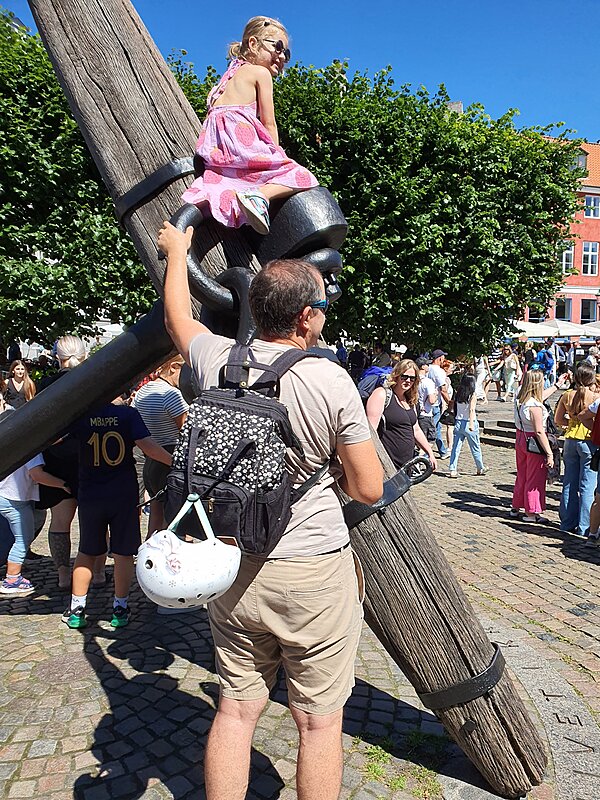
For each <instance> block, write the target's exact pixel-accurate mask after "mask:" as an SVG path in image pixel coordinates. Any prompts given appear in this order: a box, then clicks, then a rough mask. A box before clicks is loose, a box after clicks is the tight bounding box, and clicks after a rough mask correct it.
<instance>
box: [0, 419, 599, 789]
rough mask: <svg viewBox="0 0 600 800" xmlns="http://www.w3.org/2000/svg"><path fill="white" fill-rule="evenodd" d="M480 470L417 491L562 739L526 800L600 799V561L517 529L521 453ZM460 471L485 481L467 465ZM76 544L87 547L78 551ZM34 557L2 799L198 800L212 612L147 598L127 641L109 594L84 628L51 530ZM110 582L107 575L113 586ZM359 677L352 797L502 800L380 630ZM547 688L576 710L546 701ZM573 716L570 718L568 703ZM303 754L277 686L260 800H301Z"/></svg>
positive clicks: (5, 668) (255, 779) (15, 648)
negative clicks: (66, 616)
mask: <svg viewBox="0 0 600 800" xmlns="http://www.w3.org/2000/svg"><path fill="white" fill-rule="evenodd" d="M491 405H492V404H490V406H491ZM503 411H504V410H503ZM504 413H505V414H506V412H505V411H504ZM484 456H485V458H486V461H487V463H488V465H489V466H491V468H492V470H491V472H490V475H489V476H486V477H484V478H477V477H475V476H474V475H467V474H465V476H464V477H463V476H461V478H459V479H458V480H454V481H452V480H451V479H449V478H448V477H446V476H445V475H444V474H443V473H444V472H445V471H446V469H447V466H446V465H447V462H442V464H441V466H440V473H439V474H438V475H435V476H433V477H432V478H431V479H430V480H429V481H427V482H426V483H425V484H422V485H421V486H419V487H416V488H415V490H413V491H414V493H415V497H416V498H417V499H418V500H419V501H420V502H422V504H423V507H424V508H427V515H428V519H429V521H430V523H431V526H432V529H433V530H434V531H435V533H436V535H437V536H438V539H439V541H440V544H441V546H442V547H443V548H444V550H445V552H446V555H447V556H448V558H449V560H450V562H451V563H452V564H453V566H454V569H455V571H456V573H457V574H458V575H459V577H460V580H461V581H462V583H463V585H464V587H465V589H466V591H467V593H468V594H469V597H470V599H471V601H472V602H473V604H474V606H475V609H476V611H477V613H478V615H479V616H480V618H481V619H482V621H483V623H484V625H486V627H487V628H488V629H489V632H490V638H492V639H495V640H498V641H502V642H504V643H505V644H503V651H504V653H505V655H506V658H507V662H508V664H509V667H510V668H511V670H512V672H513V674H514V675H516V676H517V678H518V683H517V688H518V689H519V692H520V693H521V695H522V697H523V700H524V702H525V703H526V705H527V707H528V709H529V711H530V713H531V714H532V716H533V718H534V719H535V721H536V724H537V725H538V727H539V728H540V730H541V731H542V732H543V734H544V736H545V737H549V742H550V744H551V745H552V750H553V753H552V762H551V765H550V768H549V771H548V776H547V779H546V780H545V782H544V784H543V785H542V786H540V787H537V788H536V789H535V790H534V791H533V792H531V793H530V796H529V797H530V799H531V800H554V799H556V800H598V798H600V791H597V790H596V789H595V783H594V780H595V778H594V777H593V776H594V775H595V774H596V773H597V774H598V775H600V764H598V763H597V762H598V758H599V756H598V753H600V746H598V745H597V742H596V739H595V738H594V736H596V735H597V726H596V723H595V722H594V721H593V719H592V714H597V713H598V711H599V710H600V708H599V706H598V702H597V701H598V697H599V693H598V691H597V689H598V683H597V677H598V657H599V655H600V652H599V649H598V645H599V642H598V636H599V630H598V613H597V612H598V610H599V609H598V607H597V606H596V602H598V603H599V604H600V601H598V594H599V593H598V589H599V588H600V585H599V570H598V564H599V563H600V558H599V555H600V553H596V552H595V551H594V552H584V551H583V550H582V548H581V543H580V542H577V541H574V542H571V541H569V540H565V539H564V538H563V537H562V536H561V535H559V534H558V533H557V531H556V529H555V528H553V527H549V528H542V527H541V526H529V527H528V526H526V525H524V524H523V523H519V522H517V523H515V522H514V521H512V520H510V521H509V520H508V519H507V518H506V511H507V510H508V504H509V497H510V496H509V492H510V490H511V488H512V481H513V476H512V474H511V471H512V457H513V456H512V453H511V451H510V450H505V449H501V448H484ZM459 469H461V470H463V471H464V472H465V473H470V472H473V473H474V471H475V470H474V468H473V465H472V463H471V461H470V455H469V453H468V451H467V452H465V453H464V454H463V455H462V456H461V461H460V465H459ZM552 495H553V496H552V498H551V504H552V509H554V508H555V507H556V491H555V490H553V492H552ZM551 516H552V518H553V519H555V518H556V514H555V511H554V510H552V511H551ZM76 541H77V535H76V533H75V535H74V549H75V545H76ZM34 549H35V550H37V551H38V552H40V553H42V554H43V555H44V556H45V557H44V558H43V559H42V560H41V561H36V562H29V563H28V564H27V565H26V569H25V572H26V574H27V575H28V576H29V577H31V578H32V579H33V581H34V583H35V584H36V587H37V589H36V593H35V594H34V595H33V596H31V597H28V598H24V599H8V600H7V599H0V614H1V615H2V616H3V619H2V624H1V625H0V676H1V681H0V797H3V798H8V800H12V798H26V797H36V798H40V797H41V798H48V799H49V800H63V799H64V800H66V798H69V800H72V799H73V798H81V799H82V800H107V799H108V798H125V800H129V799H133V798H135V799H136V800H137V798H144V800H173V799H174V798H177V799H179V798H181V799H182V800H187V798H194V800H201V798H202V797H204V792H203V788H202V760H203V751H204V741H205V736H206V733H207V731H208V728H209V727H210V723H211V719H212V717H213V715H214V709H215V701H216V698H217V691H218V690H217V682H216V678H215V675H214V672H213V668H214V665H213V655H212V643H211V640H210V633H209V628H208V623H207V620H206V615H205V612H203V611H200V612H194V613H193V614H184V615H172V616H165V615H157V614H156V611H155V608H154V606H152V604H150V603H149V602H148V601H147V600H146V598H144V597H143V596H142V595H141V593H140V592H139V590H137V589H136V590H135V591H134V592H133V596H132V608H133V611H134V617H133V619H132V622H131V624H130V626H129V627H128V628H124V629H120V630H116V631H115V630H113V629H112V628H111V627H110V625H109V624H108V622H107V618H108V612H109V608H110V601H111V584H110V581H109V584H108V585H107V587H106V588H104V589H101V590H95V591H94V593H93V595H92V597H91V600H90V603H89V617H90V622H91V624H90V626H89V627H88V628H86V629H84V630H82V631H71V630H69V629H68V628H66V626H65V625H63V624H61V622H60V620H59V617H60V614H61V613H62V611H63V610H64V607H65V606H66V602H67V598H66V595H64V594H61V593H60V592H59V591H58V587H57V582H56V578H55V576H54V574H53V568H52V565H51V563H50V559H49V558H48V557H47V556H48V549H47V541H46V537H45V532H44V533H42V535H41V537H40V539H39V541H38V542H36V544H35V546H34ZM111 569H112V568H111V566H110V562H109V568H108V573H109V577H110V573H111ZM502 637H503V638H502ZM509 642H510V643H509ZM515 643H516V645H515V646H512V645H513V644H515ZM520 662H521V663H520ZM538 664H543V666H544V672H545V674H544V676H542V678H543V679H542V678H540V677H539V676H538V677H536V678H535V680H533V679H532V678H531V677H530V676H528V675H527V672H528V670H527V666H528V665H529V666H537V665H538ZM356 671H357V684H356V687H355V690H354V692H353V695H352V697H351V699H350V701H349V703H348V706H347V709H346V713H345V718H344V751H345V761H344V763H345V769H344V781H343V790H342V794H341V798H342V799H343V800H346V799H347V798H352V800H380V799H381V798H385V800H388V798H394V799H395V800H409V798H415V797H416V798H423V800H494V799H495V798H497V795H495V794H494V793H493V792H491V791H490V789H489V787H486V786H485V785H484V783H483V782H482V779H481V777H480V776H479V775H478V774H477V772H476V771H475V770H474V769H473V768H472V767H471V765H470V764H469V762H468V761H467V760H466V758H465V757H464V755H463V754H462V752H461V751H460V749H459V748H458V747H457V746H456V745H454V744H453V743H452V742H451V741H450V740H449V739H448V738H447V737H446V735H445V733H444V730H443V728H442V726H441V725H440V724H439V722H438V721H437V719H436V718H435V717H434V716H433V715H432V714H431V713H430V712H428V711H427V710H425V709H424V708H423V706H422V705H421V704H420V701H419V700H418V698H417V697H416V694H415V692H414V690H413V688H412V686H411V685H410V684H409V683H408V681H407V679H406V678H405V677H404V675H403V674H402V673H401V671H400V670H399V669H398V667H397V666H396V665H395V664H394V663H393V662H392V661H391V659H390V658H389V657H388V655H387V654H386V653H385V651H384V650H383V648H382V647H381V645H380V643H379V642H378V641H377V639H376V637H375V636H374V635H373V633H372V632H371V631H370V630H369V629H368V628H367V627H366V626H365V628H364V631H363V636H362V640H361V644H360V648H359V653H358V658H357V664H356ZM531 672H533V673H536V672H537V671H536V670H530V673H531ZM536 681H537V683H536ZM542 690H544V691H546V692H547V693H548V694H549V695H562V697H551V698H549V699H546V698H545V696H544V695H543V694H541V691H542ZM565 698H566V700H565ZM563 701H564V702H566V703H567V704H568V705H567V706H565V707H562V706H559V705H556V704H557V703H558V704H560V703H562V702H563ZM545 714H546V716H545ZM548 714H549V715H550V717H551V716H552V714H557V715H559V716H560V718H561V719H565V718H568V719H569V720H573V721H575V718H578V719H579V720H580V721H581V722H582V723H583V724H582V725H579V724H578V723H577V722H576V721H575V725H574V726H572V725H570V723H569V722H568V721H567V722H564V723H561V722H560V721H559V720H556V719H555V723H556V724H555V725H554V727H553V726H552V724H551V722H552V720H551V719H549V718H548ZM560 725H567V726H568V732H567V734H566V735H567V736H570V733H571V728H572V727H574V728H577V730H576V731H575V735H574V736H570V738H571V739H575V740H577V741H578V742H579V744H577V743H573V742H570V743H569V742H568V741H567V747H564V746H563V745H564V741H562V742H561V737H564V736H565V734H564V732H563V731H562V728H558V726H560ZM579 729H581V730H579ZM584 729H585V730H584ZM556 731H558V733H556ZM582 733H584V736H582V735H581V734H582ZM296 747H297V733H296V729H295V726H294V724H293V721H292V719H291V716H290V714H289V711H288V710H287V708H286V693H285V686H284V684H283V683H280V684H279V685H278V686H277V688H276V689H275V691H274V693H273V695H272V700H271V702H270V703H269V705H268V707H267V709H266V712H265V714H264V716H263V717H262V719H261V721H260V723H259V726H258V728H257V732H256V736H255V739H254V746H253V753H252V775H251V785H250V791H249V793H248V798H253V799H254V800H272V799H273V800H274V798H281V799H282V800H291V798H294V797H295V796H296V794H295V790H294V771H295V750H296ZM561 747H562V750H561ZM569 748H570V749H571V750H575V751H579V750H582V751H583V752H575V753H573V756H574V758H575V759H576V762H573V760H571V761H568V759H566V755H565V753H564V752H563V751H564V750H566V749H569ZM561 759H562V761H561ZM577 759H579V760H580V761H579V762H577ZM555 769H556V778H557V779H556V780H555ZM561 770H562V771H561ZM586 770H587V772H586ZM588 773H591V774H588ZM566 776H567V777H566ZM590 780H591V781H592V790H591V792H592V793H591V794H590V789H589V785H590V784H589V781H590Z"/></svg>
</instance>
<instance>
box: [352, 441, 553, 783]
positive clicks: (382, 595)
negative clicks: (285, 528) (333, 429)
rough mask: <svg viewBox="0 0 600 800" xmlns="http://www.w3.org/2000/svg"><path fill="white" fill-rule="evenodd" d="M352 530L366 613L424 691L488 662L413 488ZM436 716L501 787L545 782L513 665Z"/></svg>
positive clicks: (388, 466)
mask: <svg viewBox="0 0 600 800" xmlns="http://www.w3.org/2000/svg"><path fill="white" fill-rule="evenodd" d="M374 438H375V439H376V444H377V447H378V452H379V456H380V458H381V461H382V463H383V465H384V468H385V472H386V476H387V477H391V476H392V475H393V474H394V472H395V470H394V468H393V465H392V462H391V461H390V459H389V457H388V455H387V453H386V452H385V450H384V449H383V447H382V445H381V443H380V442H379V439H378V437H377V436H376V435H374ZM434 479H435V478H434ZM350 536H351V539H352V547H353V549H354V550H355V552H356V553H357V555H358V557H359V558H360V560H361V562H362V564H363V566H364V567H365V583H366V589H367V594H366V599H365V619H366V621H367V623H368V624H369V626H370V627H371V629H372V630H373V631H374V633H375V634H376V635H377V637H378V638H379V640H380V641H381V642H382V644H383V645H384V647H385V648H386V650H387V651H388V653H389V654H390V655H391V656H392V658H393V659H394V661H396V663H397V664H398V666H399V667H400V668H401V669H402V671H403V672H404V674H405V675H406V677H407V678H408V679H409V681H410V682H411V683H412V685H413V686H414V687H415V689H416V690H417V692H418V693H419V694H425V693H429V692H434V691H437V690H441V689H445V688H447V687H450V686H452V685H454V684H457V683H460V682H461V681H464V680H465V679H468V678H470V677H472V676H475V675H478V674H479V673H481V672H482V671H483V670H485V669H486V667H487V666H488V665H489V664H490V662H491V661H492V658H493V656H494V652H495V650H494V647H493V645H492V644H491V642H490V641H489V639H488V638H487V635H486V633H485V631H484V630H483V627H482V626H481V623H480V622H479V620H478V619H477V617H476V615H475V613H474V611H473V609H472V607H471V605H470V604H469V601H468V600H467V598H466V596H465V594H464V592H463V590H462V588H461V586H460V584H459V582H458V580H457V579H456V577H455V576H454V573H453V572H452V569H451V567H450V565H449V564H448V561H447V560H446V558H445V556H444V554H443V552H442V550H441V549H440V547H439V545H438V543H437V541H436V539H435V537H434V536H433V534H432V533H431V531H430V529H429V527H428V526H427V524H426V523H425V521H424V519H423V517H422V515H421V513H420V511H419V509H418V508H417V506H416V505H415V503H414V501H413V500H412V498H411V496H410V492H409V493H408V494H405V495H403V496H402V497H401V498H400V499H399V500H397V501H396V502H395V503H394V504H393V505H391V506H388V507H387V508H386V509H385V511H384V512H383V514H381V515H379V514H378V515H375V516H372V517H370V518H369V519H367V520H365V521H364V522H361V523H360V524H359V525H358V526H357V527H356V528H354V529H353V530H352V531H351V532H350ZM435 714H436V716H437V717H438V718H439V719H440V721H441V722H442V723H443V724H444V726H445V728H446V730H447V731H448V733H449V734H450V735H451V736H452V738H453V739H454V740H455V741H456V742H457V743H458V744H459V745H460V746H461V747H462V749H463V750H464V752H465V753H466V755H467V756H468V757H469V758H470V759H471V761H472V762H473V764H475V766H476V767H477V769H478V770H479V771H480V772H481V774H482V775H483V776H484V777H485V779H486V780H487V781H488V783H489V784H490V785H491V786H492V787H493V788H494V789H495V790H496V791H497V792H499V793H500V794H502V795H505V796H506V797H519V796H521V795H523V794H525V793H526V792H527V791H529V789H531V788H532V787H533V786H536V785H537V784H539V783H541V781H542V778H543V775H544V770H545V767H546V754H545V751H544V746H543V744H542V742H541V740H540V737H539V735H538V733H537V730H536V729H535V727H534V725H533V723H532V721H531V720H530V718H529V716H528V714H527V712H526V710H525V707H524V705H523V702H522V701H521V699H520V697H519V696H518V694H517V692H516V689H515V687H514V685H513V683H512V681H511V679H510V677H509V675H508V673H507V672H506V671H505V672H504V674H503V675H502V677H501V679H500V681H499V682H498V683H497V685H496V686H495V687H494V688H493V689H492V690H491V691H489V692H487V693H486V694H485V695H484V696H482V697H480V698H478V699H475V700H472V701H471V702H468V703H465V704H463V705H460V706H456V707H450V708H445V709H438V710H436V711H435Z"/></svg>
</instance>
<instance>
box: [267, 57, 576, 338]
mask: <svg viewBox="0 0 600 800" xmlns="http://www.w3.org/2000/svg"><path fill="white" fill-rule="evenodd" d="M346 69H347V65H346V64H341V63H334V64H332V65H331V66H330V67H327V68H325V69H314V68H308V67H304V66H296V67H292V68H291V69H289V70H288V71H287V72H286V73H285V76H284V77H283V78H282V79H281V81H280V83H279V86H278V88H277V90H276V110H277V119H278V122H279V129H280V132H281V139H282V144H283V146H284V147H285V148H286V150H287V152H288V153H289V154H290V155H291V156H292V157H294V158H296V159H298V160H299V161H300V162H301V163H304V164H306V165H307V166H308V167H310V168H311V169H312V170H313V171H314V172H315V174H316V175H317V177H318V178H319V180H320V181H321V183H322V184H324V185H325V186H327V187H328V188H329V189H330V190H331V192H332V193H333V195H334V196H335V197H336V199H337V200H338V202H339V203H340V206H341V207H342V210H343V211H344V213H345V215H346V218H347V219H348V222H349V225H350V230H349V235H348V239H347V240H346V243H345V245H344V247H343V256H344V263H345V270H344V273H343V278H342V280H341V281H340V283H341V285H342V286H343V289H344V294H343V296H342V298H341V299H340V301H339V302H338V303H336V304H335V305H334V308H333V309H332V311H331V312H329V314H328V328H327V332H328V335H329V336H332V335H335V334H337V333H338V332H339V331H341V330H346V331H347V332H348V333H349V334H350V335H352V336H354V337H357V338H363V339H364V338H365V332H367V333H368V335H369V336H371V337H380V338H382V339H384V340H385V339H388V340H394V341H404V342H406V343H407V344H409V343H414V344H416V345H421V346H429V347H432V346H435V345H439V344H440V343H442V344H443V345H444V346H445V347H447V348H449V349H450V350H451V351H453V352H469V353H478V352H480V351H481V349H482V347H483V346H484V345H488V344H490V343H491V342H493V341H494V340H495V339H496V338H497V337H498V336H499V335H501V334H502V332H503V331H504V330H506V327H507V324H506V323H507V320H508V319H510V318H512V317H518V316H519V314H520V312H521V311H522V309H523V308H524V307H525V306H526V305H528V304H530V303H532V302H533V301H534V300H537V301H538V302H541V303H542V304H545V303H546V302H547V301H548V300H549V299H550V298H551V297H552V296H553V294H554V292H555V291H556V289H557V288H558V287H559V286H560V285H561V283H562V280H563V276H562V274H561V268H560V264H559V261H558V258H557V253H558V251H560V250H561V249H562V246H563V239H564V231H565V229H566V228H567V227H568V224H569V221H570V219H571V218H572V216H573V215H574V212H575V209H576V202H577V201H576V197H575V194H574V192H575V190H576V188H577V186H578V179H579V178H580V177H581V175H582V173H581V172H580V171H578V170H575V169H574V168H573V165H574V163H575V157H576V153H577V150H578V143H577V142H570V141H567V140H566V139H565V138H564V134H563V136H561V137H559V139H558V141H551V140H549V139H548V138H547V137H548V136H549V135H550V133H551V132H552V126H549V127H548V128H543V129H525V130H517V128H516V127H515V124H514V120H513V118H514V116H515V113H516V112H514V111H510V112H508V113H507V114H506V115H504V116H503V117H501V118H500V119H499V120H492V119H490V118H489V117H488V116H487V115H486V114H484V111H483V108H482V107H481V106H479V105H475V106H472V107H470V108H468V109H467V110H466V112H465V113H464V114H458V113H456V112H453V111H450V110H449V109H448V107H447V102H448V99H449V98H448V97H447V95H446V93H445V90H444V88H443V87H440V90H439V92H438V93H437V94H436V95H434V96H430V95H429V94H428V93H427V92H426V91H425V90H424V89H423V88H421V89H419V90H418V91H417V92H416V93H413V92H411V90H410V87H408V86H403V87H402V88H401V89H400V90H396V89H395V88H394V84H393V80H392V77H391V74H390V73H391V68H389V67H388V68H387V69H385V70H383V71H381V72H379V73H377V74H376V75H375V76H374V78H373V79H369V77H368V76H367V75H364V74H359V73H356V74H355V75H354V76H353V77H352V78H349V77H348V76H347V75H346Z"/></svg>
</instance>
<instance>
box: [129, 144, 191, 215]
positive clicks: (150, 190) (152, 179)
mask: <svg viewBox="0 0 600 800" xmlns="http://www.w3.org/2000/svg"><path fill="white" fill-rule="evenodd" d="M194 172H195V170H194V159H193V158H178V159H176V160H175V161H170V162H169V163H168V164H165V165H164V166H163V167H160V168H159V169H157V170H155V172H153V173H152V174H151V175H148V177H147V178H144V180H143V181H140V182H139V183H136V185H135V186H132V187H131V189H130V190H129V191H128V192H125V194H124V195H123V196H122V197H119V199H118V200H116V201H115V209H116V211H117V219H118V220H119V222H120V223H121V224H123V219H124V218H125V216H126V215H127V214H129V213H130V212H131V211H134V210H135V209H136V208H139V207H140V206H142V205H144V203H147V202H148V201H149V200H151V199H152V198H153V197H156V195H157V194H158V193H159V192H162V190H163V189H164V188H165V186H168V185H169V184H170V183H173V182H174V181H176V180H179V178H185V176H186V175H192V174H193V173H194Z"/></svg>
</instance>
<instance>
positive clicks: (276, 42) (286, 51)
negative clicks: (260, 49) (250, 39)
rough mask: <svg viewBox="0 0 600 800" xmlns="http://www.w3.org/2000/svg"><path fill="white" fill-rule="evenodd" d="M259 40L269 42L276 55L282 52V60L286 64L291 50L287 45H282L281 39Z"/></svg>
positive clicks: (290, 55)
mask: <svg viewBox="0 0 600 800" xmlns="http://www.w3.org/2000/svg"><path fill="white" fill-rule="evenodd" d="M261 41H263V42H269V43H270V44H272V45H273V48H274V50H275V52H276V53H277V54H278V55H281V54H282V53H283V60H284V61H285V63H286V64H288V63H289V61H290V58H291V57H292V52H291V50H290V48H289V47H286V46H285V45H284V43H283V42H282V41H281V39H262V40H261Z"/></svg>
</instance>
